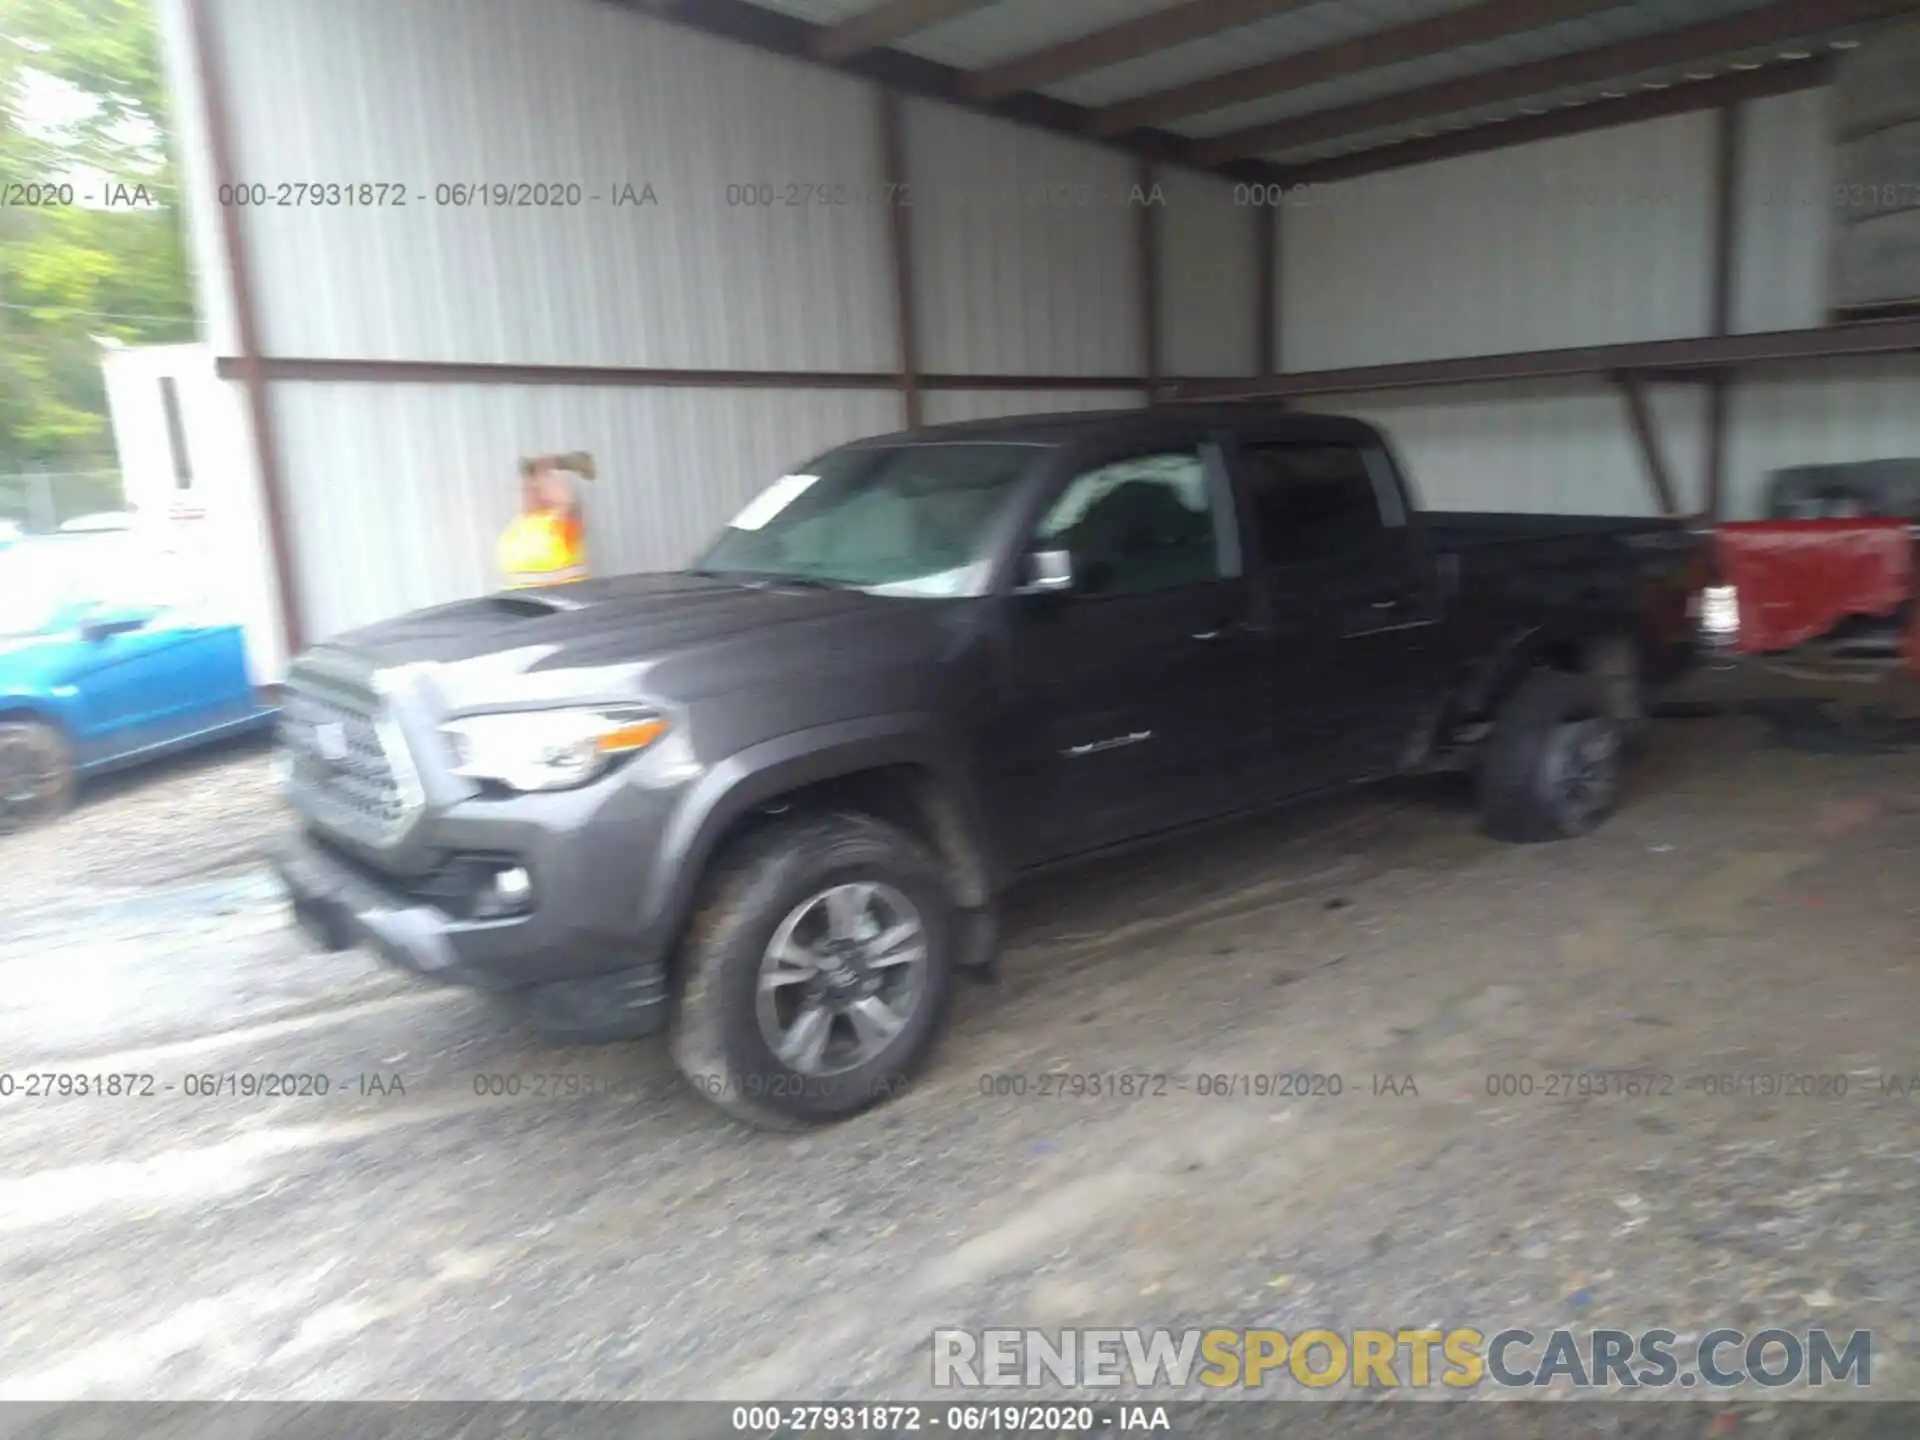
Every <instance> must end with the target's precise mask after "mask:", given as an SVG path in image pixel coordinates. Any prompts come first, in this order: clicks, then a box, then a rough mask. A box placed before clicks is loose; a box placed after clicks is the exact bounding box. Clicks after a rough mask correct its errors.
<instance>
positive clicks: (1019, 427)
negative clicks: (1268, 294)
mask: <svg viewBox="0 0 1920 1440" xmlns="http://www.w3.org/2000/svg"><path fill="white" fill-rule="evenodd" d="M1248 425H1257V426H1259V427H1260V428H1261V430H1262V432H1263V433H1265V434H1267V435H1270V436H1273V435H1278V436H1280V437H1282V438H1286V437H1293V438H1297V439H1299V440H1301V441H1303V442H1309V443H1312V442H1322V443H1324V442H1342V441H1344V442H1348V443H1360V444H1369V443H1373V444H1377V443H1379V442H1380V441H1381V440H1382V439H1383V436H1382V434H1381V432H1380V431H1379V430H1378V429H1376V428H1375V427H1374V426H1373V425H1370V424H1369V423H1367V422H1366V421H1364V420H1358V419H1355V418H1353V417H1352V416H1349V415H1328V414H1319V413H1316V412H1313V411H1304V410H1292V409H1288V408H1287V407H1285V406H1284V405H1282V404H1279V403H1277V402H1274V401H1241V402H1237V403H1213V404H1206V405H1200V404H1192V405H1188V404H1175V405H1160V406H1154V407H1152V408H1146V409H1124V410H1070V411H1062V412H1058V413H1054V414H1038V415H1009V416H999V417H996V418H993V419H988V420H960V421H955V422H952V423H950V424H945V425H923V426H920V427H919V428H917V429H913V430H897V431H894V432H892V433H890V434H886V435H874V436H871V437H869V438H867V439H864V440H859V441H856V442H854V446H855V447H867V446H872V447H876V448H878V447H886V446H897V445H938V444H952V443H958V442H962V441H964V442H969V443H987V442H998V443H1001V444H1008V445H1047V446H1052V445H1071V444H1075V443H1078V442H1081V441H1085V440H1089V439H1106V438H1125V437H1126V436H1128V435H1130V434H1138V435H1140V436H1142V437H1149V436H1153V435H1159V434H1164V433H1165V432H1166V431H1167V430H1169V429H1191V428H1193V427H1195V426H1199V427H1202V428H1222V429H1225V428H1238V427H1241V426H1248Z"/></svg>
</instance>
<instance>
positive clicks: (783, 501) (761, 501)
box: [732, 475, 820, 530]
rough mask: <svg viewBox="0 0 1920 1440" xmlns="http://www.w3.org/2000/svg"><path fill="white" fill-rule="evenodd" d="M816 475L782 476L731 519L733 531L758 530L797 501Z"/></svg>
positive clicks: (817, 477) (815, 478)
mask: <svg viewBox="0 0 1920 1440" xmlns="http://www.w3.org/2000/svg"><path fill="white" fill-rule="evenodd" d="M819 478H820V477H819V476H818V475H782V476H781V477H780V478H779V479H778V480H776V481H774V482H773V484H771V485H769V486H768V487H767V488H766V489H764V490H762V491H761V492H760V493H759V494H758V495H756V496H754V498H753V499H752V500H751V501H749V502H748V503H747V508H746V509H744V510H742V511H741V512H740V513H739V514H738V515H736V516H734V517H733V522H732V528H733V529H735V530H758V529H760V528H761V527H762V526H764V525H765V524H766V523H767V522H768V521H769V520H771V519H773V517H774V516H776V515H778V514H779V513H780V512H781V511H782V510H784V509H786V508H787V506H789V505H791V504H792V503H793V502H794V501H795V500H797V499H799V498H800V496H801V495H802V494H804V493H805V492H806V489H807V487H808V486H810V485H812V484H813V482H814V481H816V480H818V479H819Z"/></svg>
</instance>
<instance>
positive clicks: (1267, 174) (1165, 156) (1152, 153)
mask: <svg viewBox="0 0 1920 1440" xmlns="http://www.w3.org/2000/svg"><path fill="white" fill-rule="evenodd" d="M609 3H612V4H615V5H618V6H620V8H622V9H625V10H630V11H632V12H633V13H635V14H638V15H648V16H652V17H654V18H656V19H660V20H666V21H669V22H671V23H673V24H675V25H679V26H682V27H684V28H685V29H688V30H698V31H700V32H701V33H702V34H706V35H712V36H715V37H717V38H719V39H722V40H732V41H734V42H735V43H737V44H741V45H751V46H753V47H754V48H755V49H756V50H764V51H767V52H768V53H769V54H773V55H784V56H786V57H787V58H788V59H793V60H804V61H807V62H809V63H810V64H815V65H820V66H824V67H826V68H827V69H831V70H835V71H838V72H839V73H840V74H843V75H857V76H859V77H860V78H862V79H865V80H871V81H873V82H874V83H875V84H877V85H883V86H885V87H886V88H887V89H889V90H894V91H897V92H899V93H900V94H902V95H917V96H920V97H921V98H923V99H927V100H941V101H945V102H946V103H947V104H949V105H959V106H961V107H963V108H965V109H970V110H975V111H978V112H980V113H981V114H985V115H991V116H994V117H995V118H996V119H1001V120H1010V121H1012V122H1014V123H1015V124H1018V125H1029V126H1032V127H1033V128H1035V129H1038V130H1051V131H1053V132H1054V133H1055V134H1058V135H1066V136H1070V137H1071V138H1073V139H1076V140H1080V141H1083V142H1084V141H1088V140H1090V139H1091V138H1092V137H1090V136H1088V134H1087V117H1088V116H1089V115H1090V114H1091V113H1092V112H1091V111H1089V110H1088V109H1087V108H1086V107H1085V106H1083V105H1069V104H1068V103H1067V102H1066V101H1064V100H1055V99H1053V98H1051V97H1050V96H1046V95H1034V94H1019V95H1012V96H1009V97H1008V98H1007V99H1005V100H1002V101H997V102H994V103H992V104H986V103H981V102H977V101H969V100H968V99H967V98H966V97H965V96H963V95H961V94H960V79H961V76H962V75H964V74H965V73H966V72H964V71H961V70H957V69H955V68H954V67H953V66H951V65H942V64H939V63H938V62H937V61H933V60H925V59H922V58H921V57H920V56H918V55H909V54H908V53H907V52H906V51H904V50H892V49H888V48H885V47H881V48H879V49H874V50H863V51H861V52H859V53H858V54H855V55H850V56H848V57H847V58H846V59H845V60H841V61H837V62H830V61H826V60H823V59H821V58H820V57H819V56H818V55H816V54H815V53H814V38H815V37H816V36H817V35H819V34H821V33H822V27H821V26H818V25H814V24H811V23H809V22H808V21H805V20H801V19H797V18H796V17H794V16H792V15H784V14H781V13H779V12H778V11H773V10H764V9H762V8H760V7H759V6H758V5H752V4H748V3H747V0H609ZM1916 3H1920V0H1916ZM1093 143H1096V144H1104V145H1106V146H1107V147H1108V148H1110V149H1113V150H1118V151H1122V152H1124V153H1126V154H1129V155H1135V156H1139V157H1141V158H1144V159H1148V160H1158V161H1160V162H1162V163H1163V164H1167V165H1176V166H1179V167H1181V168H1182V169H1187V170H1199V171H1207V172H1210V173H1212V174H1215V175H1220V176H1223V177H1225V178H1226V179H1229V180H1246V181H1249V182H1252V183H1258V184H1271V183H1273V182H1274V181H1275V180H1277V179H1278V178H1279V174H1280V172H1279V170H1278V169H1277V168H1276V167H1275V166H1272V165H1269V164H1268V163H1267V162H1266V161H1264V160H1241V161H1230V162H1228V163H1226V164H1223V165H1201V164H1199V163H1197V162H1196V161H1195V160H1194V158H1193V156H1194V144H1195V142H1194V141H1192V140H1190V139H1188V138H1187V137H1186V136H1184V135H1175V134H1173V133H1172V132H1171V131H1166V130H1142V131H1139V132H1136V133H1135V134H1132V135H1127V136H1123V137H1121V138H1118V139H1114V140H1106V141H1097V140H1096V141H1093Z"/></svg>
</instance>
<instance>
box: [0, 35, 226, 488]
mask: <svg viewBox="0 0 1920 1440" xmlns="http://www.w3.org/2000/svg"><path fill="white" fill-rule="evenodd" d="M166 136H167V94H166V86H165V81H164V77H163V74H162V71H161V66H160V56H159V43H158V37H157V36H156V34H155V29H154V19H153V13H152V9H151V4H150V0H0V185H13V186H30V185H47V184H50V183H51V184H58V183H61V182H68V183H71V184H72V185H73V187H74V190H75V192H76V201H78V202H79V203H75V204H73V205H68V206H52V207H41V206H19V205H10V206H7V207H4V208H0V472H4V471H12V470H21V469H29V468H44V469H92V468H97V467H103V466H105V467H110V466H111V464H112V439H111V434H110V431H109V427H108V425H107V421H106V396H105V391H104V387H103V385H102V382H101V377H100V366H99V347H98V343H97V340H96V338H95V337H99V336H111V337H113V338H115V339H118V340H120V341H122V342H123V343H126V344H161V343H172V342H179V341H183V340H190V339H192V338H193V337H194V333H195V327H194V320H193V306H192V283H191V280H190V277H189V273H188V268H187V259H186V248H185V245H184V242H183V236H182V233H181V220H180V212H179V208H178V206H177V205H176V203H175V198H176V188H175V184H174V178H173V172H172V166H171V164H170V161H169V157H168V153H167V145H166ZM115 185H118V186H122V187H125V190H124V192H121V193H132V192H133V190H134V187H140V190H141V191H142V192H143V193H144V197H145V199H146V202H147V203H144V204H134V205H128V204H125V203H121V204H117V205H105V204H103V203H102V201H103V200H104V198H105V196H106V193H107V192H108V190H109V187H111V186H115ZM89 196H91V197H94V200H95V203H93V204H91V205H90V204H88V203H86V197H89ZM16 198H17V197H16Z"/></svg>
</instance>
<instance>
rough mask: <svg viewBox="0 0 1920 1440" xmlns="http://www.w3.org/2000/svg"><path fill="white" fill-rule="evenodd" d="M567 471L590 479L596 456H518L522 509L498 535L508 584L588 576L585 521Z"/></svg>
mask: <svg viewBox="0 0 1920 1440" xmlns="http://www.w3.org/2000/svg"><path fill="white" fill-rule="evenodd" d="M569 471H572V472H573V474H578V475H581V476H583V477H585V478H587V479H592V478H593V460H592V457H591V456H587V455H543V456H540V457H539V458H537V459H533V460H522V461H521V462H520V514H519V515H517V516H516V517H515V518H514V521H513V523H512V524H511V525H509V526H507V529H506V533H505V534H503V535H502V536H501V537H500V569H501V570H502V571H503V572H504V573H505V576H506V583H507V587H508V588H509V589H519V588H522V587H525V586H529V585H564V584H566V583H567V582H568V581H569V580H584V579H585V578H586V576H587V544H586V539H587V537H586V527H585V525H584V524H583V523H582V522H581V518H580V502H579V497H578V495H577V494H576V492H575V490H574V484H573V475H572V474H569V473H568V472H569Z"/></svg>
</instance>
